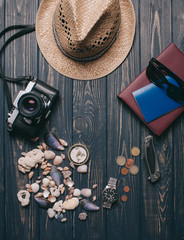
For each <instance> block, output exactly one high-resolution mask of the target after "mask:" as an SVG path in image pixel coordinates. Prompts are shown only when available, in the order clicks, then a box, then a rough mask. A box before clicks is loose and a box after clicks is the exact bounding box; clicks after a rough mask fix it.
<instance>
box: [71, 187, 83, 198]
mask: <svg viewBox="0 0 184 240" xmlns="http://www.w3.org/2000/svg"><path fill="white" fill-rule="evenodd" d="M73 195H74V196H75V197H79V196H80V195H81V191H80V189H78V188H75V189H74V192H73Z"/></svg>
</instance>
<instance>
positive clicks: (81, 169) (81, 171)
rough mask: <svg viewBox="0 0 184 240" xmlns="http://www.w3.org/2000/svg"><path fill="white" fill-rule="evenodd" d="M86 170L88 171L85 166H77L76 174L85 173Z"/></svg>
mask: <svg viewBox="0 0 184 240" xmlns="http://www.w3.org/2000/svg"><path fill="white" fill-rule="evenodd" d="M87 170H88V167H87V165H86V164H84V165H81V166H79V167H78V168H77V172H79V173H86V172H87Z"/></svg>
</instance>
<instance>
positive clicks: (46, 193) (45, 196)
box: [43, 190, 50, 198]
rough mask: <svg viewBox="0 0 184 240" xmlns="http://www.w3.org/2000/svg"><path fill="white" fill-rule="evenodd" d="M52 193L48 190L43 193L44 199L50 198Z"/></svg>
mask: <svg viewBox="0 0 184 240" xmlns="http://www.w3.org/2000/svg"><path fill="white" fill-rule="evenodd" d="M49 194H50V192H49V191H48V190H45V191H43V197H44V198H48V196H49Z"/></svg>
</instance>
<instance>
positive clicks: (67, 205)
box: [63, 198, 79, 210]
mask: <svg viewBox="0 0 184 240" xmlns="http://www.w3.org/2000/svg"><path fill="white" fill-rule="evenodd" d="M78 205H79V200H78V198H71V199H68V200H67V201H64V203H63V208H64V209H66V210H73V209H75V208H76V207H78Z"/></svg>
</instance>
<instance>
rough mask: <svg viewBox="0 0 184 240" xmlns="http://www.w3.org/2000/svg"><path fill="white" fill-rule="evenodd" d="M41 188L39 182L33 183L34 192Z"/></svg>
mask: <svg viewBox="0 0 184 240" xmlns="http://www.w3.org/2000/svg"><path fill="white" fill-rule="evenodd" d="M39 188H40V186H39V185H38V183H33V184H31V190H32V192H34V193H36V192H38V190H39Z"/></svg>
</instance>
